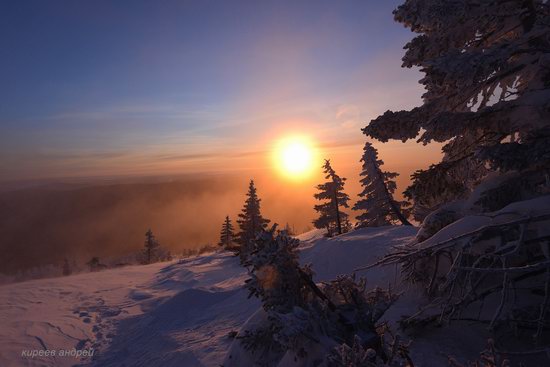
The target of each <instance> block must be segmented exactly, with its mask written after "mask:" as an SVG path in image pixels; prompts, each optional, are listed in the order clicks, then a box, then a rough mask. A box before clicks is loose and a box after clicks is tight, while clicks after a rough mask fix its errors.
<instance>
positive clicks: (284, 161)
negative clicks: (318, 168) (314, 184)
mask: <svg viewBox="0 0 550 367" xmlns="http://www.w3.org/2000/svg"><path fill="white" fill-rule="evenodd" d="M274 160H275V163H276V165H277V167H278V169H279V171H280V172H281V173H282V174H283V175H284V176H286V177H288V178H292V179H301V178H304V177H307V176H308V175H309V174H310V173H311V171H312V168H313V166H314V161H315V148H314V146H313V144H312V143H311V139H308V138H305V137H301V136H300V137H296V136H294V137H287V138H284V139H281V140H280V141H279V142H278V144H277V147H276V149H275V155H274Z"/></svg>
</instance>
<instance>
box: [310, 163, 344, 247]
mask: <svg viewBox="0 0 550 367" xmlns="http://www.w3.org/2000/svg"><path fill="white" fill-rule="evenodd" d="M323 170H324V171H323V172H324V173H325V178H326V179H327V180H328V181H327V182H325V183H323V184H320V185H317V190H319V192H318V193H316V194H314V195H313V196H314V197H315V199H317V200H321V201H324V202H323V203H322V204H318V205H315V207H314V209H315V211H317V212H318V213H319V218H317V219H315V220H314V221H313V225H314V226H315V228H319V229H323V228H326V229H327V235H328V236H329V237H330V236H332V235H333V234H334V232H336V233H337V234H342V233H344V231H345V225H344V224H345V223H346V221H347V219H348V215H347V214H346V213H345V212H343V211H341V210H340V209H341V208H349V205H348V201H349V196H348V194H346V193H345V192H344V184H345V181H346V179H345V178H343V177H342V178H341V177H340V176H338V175H337V174H336V172H335V171H334V170H333V169H332V167H331V165H330V160H329V159H325V164H324V165H323Z"/></svg>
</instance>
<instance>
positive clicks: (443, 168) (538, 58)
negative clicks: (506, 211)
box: [363, 0, 550, 220]
mask: <svg viewBox="0 0 550 367" xmlns="http://www.w3.org/2000/svg"><path fill="white" fill-rule="evenodd" d="M394 16H395V19H396V20H397V21H398V22H400V23H402V24H404V25H405V26H406V27H408V28H410V29H411V30H412V31H413V32H416V33H418V36H417V37H415V38H414V39H413V40H411V41H410V42H409V43H408V44H407V45H406V46H405V49H406V53H405V56H404V57H403V67H408V68H411V67H415V68H419V69H420V71H421V72H423V73H424V74H425V75H424V77H423V78H422V79H421V81H420V83H421V84H423V85H424V88H425V90H426V93H425V94H424V95H423V96H422V97H423V104H422V105H421V106H419V107H416V108H414V109H412V110H410V111H396V112H392V111H387V112H386V113H384V114H383V115H381V116H379V117H378V118H376V119H374V120H372V121H371V122H370V123H369V125H368V126H367V127H365V128H364V129H363V132H364V133H365V134H366V135H368V136H370V137H373V138H375V139H378V140H380V141H384V142H385V141H387V140H389V139H398V140H402V141H406V140H408V139H415V138H416V139H417V140H418V141H419V142H421V143H424V144H428V143H430V142H433V141H435V142H441V143H444V144H445V145H444V146H443V149H442V150H443V153H444V156H443V159H442V161H441V162H439V163H437V164H434V165H432V166H430V167H429V168H428V169H427V170H419V171H417V172H416V173H415V174H414V175H413V177H412V178H413V183H412V185H411V186H410V187H409V188H408V189H407V190H406V192H405V195H406V197H407V198H409V199H412V200H413V201H414V214H415V218H416V219H419V220H421V219H422V218H423V217H425V216H426V215H427V214H428V213H430V212H431V211H433V210H435V209H437V208H439V207H441V206H442V205H443V204H445V203H447V202H450V201H453V200H462V199H466V198H467V197H468V196H469V195H470V194H471V192H472V191H473V189H474V188H475V187H477V186H478V185H479V184H480V183H481V181H482V180H483V179H484V178H485V177H486V176H487V175H488V173H491V172H492V173H495V174H497V175H502V174H503V173H505V174H506V176H504V177H503V179H504V180H503V181H502V182H501V184H500V185H498V187H493V188H492V189H491V192H490V193H489V192H487V195H489V194H490V195H491V199H489V200H485V202H483V200H482V201H480V204H481V207H482V209H490V210H497V209H500V208H502V207H503V206H505V205H507V204H509V203H510V202H513V201H516V200H521V199H524V198H528V197H533V196H536V195H540V194H542V193H543V192H544V191H545V189H546V187H548V184H547V183H546V176H547V175H548V174H549V172H550V69H549V67H548V65H549V62H548V54H549V52H550V24H549V23H548V18H549V17H550V7H549V6H548V3H547V2H546V1H542V0H526V1H472V0H407V1H405V3H404V4H403V5H401V6H399V7H398V8H397V9H396V10H395V11H394ZM491 176H493V177H494V175H491ZM510 187H514V188H515V189H514V190H513V195H510V190H509V188H510ZM482 197H484V195H482ZM497 203H498V204H497ZM485 204H489V205H490V207H489V208H487V206H486V205H485Z"/></svg>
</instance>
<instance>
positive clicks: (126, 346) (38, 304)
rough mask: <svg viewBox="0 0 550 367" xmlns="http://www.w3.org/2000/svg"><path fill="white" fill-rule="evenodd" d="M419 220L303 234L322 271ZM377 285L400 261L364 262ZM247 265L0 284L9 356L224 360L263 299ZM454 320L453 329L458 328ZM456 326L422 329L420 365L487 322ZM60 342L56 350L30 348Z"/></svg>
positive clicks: (208, 258) (349, 265) (4, 360)
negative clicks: (75, 353) (253, 293)
mask: <svg viewBox="0 0 550 367" xmlns="http://www.w3.org/2000/svg"><path fill="white" fill-rule="evenodd" d="M415 234H416V228H413V227H404V226H395V227H383V228H371V229H362V230H356V231H353V232H351V233H348V234H345V235H342V236H339V237H336V238H332V239H327V238H323V237H322V235H321V233H320V232H319V231H312V232H308V233H306V234H304V235H301V236H300V239H301V240H302V241H303V242H302V246H301V255H300V256H301V260H302V262H303V263H312V264H313V269H314V271H315V280H316V281H324V280H329V279H332V278H334V277H335V276H336V275H339V274H344V273H351V272H353V270H354V269H356V268H358V267H360V266H363V265H366V264H370V263H372V262H374V261H375V260H376V259H378V258H379V257H381V256H382V255H383V254H384V253H385V252H386V251H387V250H388V249H389V248H391V246H395V245H398V244H402V243H404V242H406V241H410V240H411V239H412V237H414V235H415ZM358 275H361V276H365V277H366V278H367V280H368V282H369V284H370V285H371V286H373V287H374V286H376V285H379V286H383V287H387V286H388V285H389V284H391V285H392V287H396V281H397V280H398V277H397V276H396V274H395V269H393V268H389V267H388V268H382V269H372V270H368V271H363V272H359V273H358ZM246 277H247V276H246V272H245V271H244V269H243V268H242V267H241V266H240V265H239V263H238V259H237V258H235V257H233V256H231V255H230V254H228V253H213V254H205V255H202V256H198V257H193V258H189V259H186V260H183V261H180V262H172V263H159V264H153V265H146V266H129V267H125V268H120V269H111V270H106V271H102V272H97V273H87V274H79V275H73V276H68V277H63V278H53V279H42V280H33V281H28V282H23V283H16V284H10V285H5V286H1V287H0V366H72V365H75V364H79V363H80V364H84V365H92V366H150V367H152V366H163V367H165V366H185V367H192V366H219V365H220V364H221V363H222V362H223V360H224V357H225V355H226V354H227V351H228V350H229V349H230V347H231V343H232V342H233V339H232V338H231V337H230V336H229V334H230V333H231V332H237V331H238V330H239V329H240V327H241V326H242V325H243V324H244V323H245V322H246V320H247V319H248V318H249V317H250V316H251V315H252V314H253V313H254V312H255V311H256V310H257V309H258V308H259V307H260V304H259V302H258V301H257V300H256V299H254V298H251V299H248V298H247V296H248V294H247V291H246V290H245V289H244V288H243V281H244V280H245V279H246ZM404 291H405V293H404V295H403V296H402V297H401V299H400V300H399V301H398V302H397V303H396V304H395V305H394V306H393V307H392V309H390V311H389V312H388V314H387V319H388V320H389V321H390V322H392V323H394V322H395V321H396V320H398V319H399V318H400V316H401V315H402V314H410V313H411V312H412V311H414V310H415V309H416V307H417V306H418V305H419V304H420V303H421V302H422V299H421V296H420V292H418V291H417V290H415V289H408V290H404ZM449 330H451V331H452V330H454V331H452V332H449ZM472 330H473V329H472V328H464V327H460V326H455V327H454V329H453V328H452V327H451V328H450V329H444V330H443V329H439V330H432V331H429V332H427V333H426V335H425V336H422V337H419V338H416V339H415V341H414V343H413V345H412V350H413V354H412V355H413V360H415V362H416V365H417V366H446V365H447V363H446V357H445V355H444V354H447V353H449V354H453V355H457V354H459V355H460V354H462V353H464V354H465V355H467V356H468V357H471V356H475V355H476V353H477V352H479V350H480V348H482V347H483V344H480V340H483V339H484V338H486V336H485V332H484V330H483V329H482V328H479V330H477V329H476V330H474V331H472ZM73 348H75V349H76V350H88V351H89V350H91V349H93V350H94V355H93V358H90V357H88V358H86V357H85V358H75V357H72V356H59V351H60V350H69V351H70V350H71V349H73ZM32 350H37V351H39V350H54V351H56V354H57V355H56V356H36V357H34V358H32V357H29V356H28V355H27V356H22V352H23V351H32Z"/></svg>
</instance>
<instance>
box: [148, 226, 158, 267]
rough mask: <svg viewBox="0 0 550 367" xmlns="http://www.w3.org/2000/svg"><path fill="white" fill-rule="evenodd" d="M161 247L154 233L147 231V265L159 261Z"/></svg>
mask: <svg viewBox="0 0 550 367" xmlns="http://www.w3.org/2000/svg"><path fill="white" fill-rule="evenodd" d="M159 247H160V244H159V243H158V241H157V239H156V238H155V235H154V234H153V231H151V229H149V230H147V232H146V233H145V263H146V264H151V263H152V262H154V261H156V260H157V253H156V251H157V249H158V248H159Z"/></svg>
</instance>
